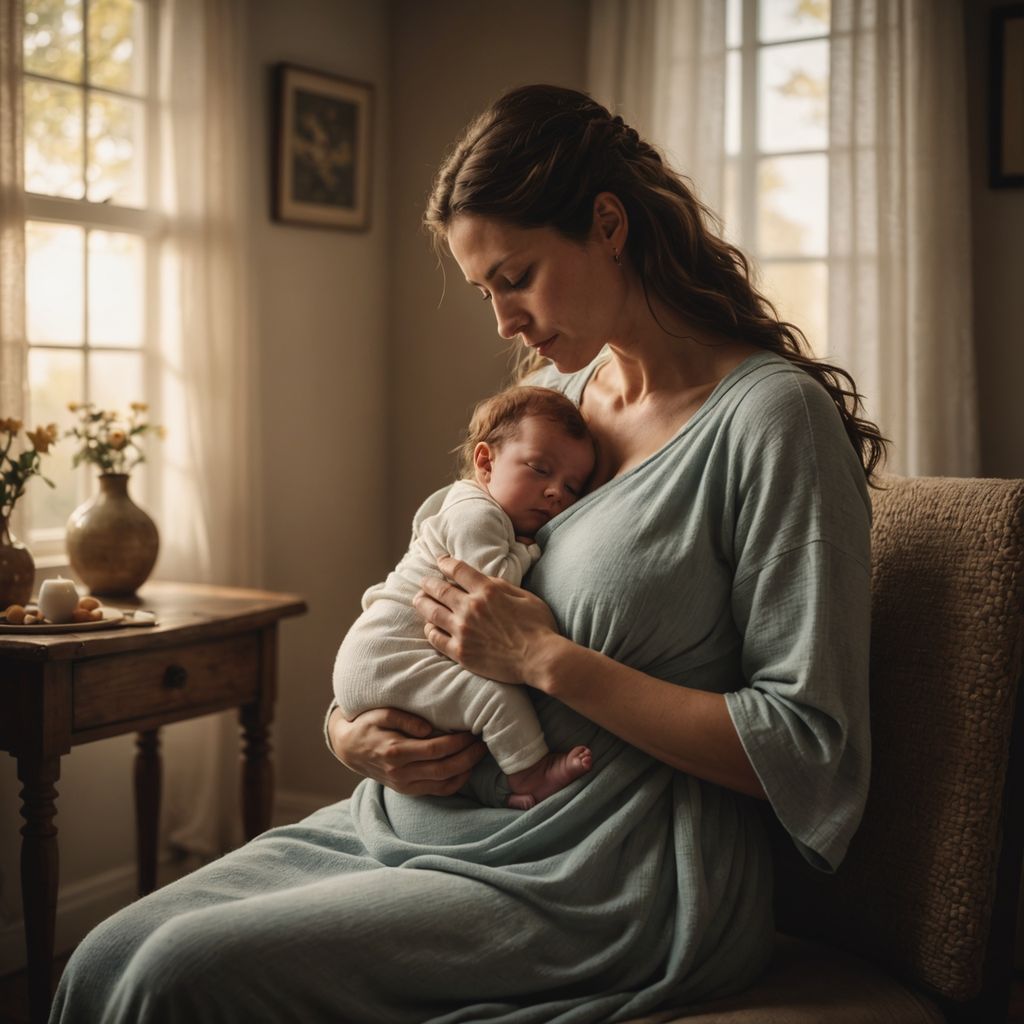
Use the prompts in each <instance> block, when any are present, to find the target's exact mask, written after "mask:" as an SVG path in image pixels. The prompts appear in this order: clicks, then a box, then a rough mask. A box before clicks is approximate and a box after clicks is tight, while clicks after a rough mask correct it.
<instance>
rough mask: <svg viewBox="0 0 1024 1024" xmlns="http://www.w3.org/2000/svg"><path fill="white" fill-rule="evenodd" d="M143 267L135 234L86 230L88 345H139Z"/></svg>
mask: <svg viewBox="0 0 1024 1024" xmlns="http://www.w3.org/2000/svg"><path fill="white" fill-rule="evenodd" d="M144 267H145V247H144V245H143V241H142V239H141V238H139V236H138V235H128V234H125V233H123V232H120V231H118V232H114V231H90V232H89V344H90V345H117V346H125V347H129V348H138V347H139V346H141V345H142V330H143V325H142V300H143V288H144V273H143V271H144ZM132 400H133V401H136V400H140V399H132Z"/></svg>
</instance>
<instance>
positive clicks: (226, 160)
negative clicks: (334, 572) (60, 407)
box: [158, 0, 262, 856]
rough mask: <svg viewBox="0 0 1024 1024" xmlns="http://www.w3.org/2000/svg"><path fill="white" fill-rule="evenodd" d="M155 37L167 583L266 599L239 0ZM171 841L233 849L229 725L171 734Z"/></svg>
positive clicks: (202, 8) (182, 14)
mask: <svg viewBox="0 0 1024 1024" xmlns="http://www.w3.org/2000/svg"><path fill="white" fill-rule="evenodd" d="M160 10H161V23H160V50H161V53H160V78H161V83H160V109H161V125H160V127H161V132H160V146H161V163H162V173H161V185H162V186H163V196H162V202H161V207H162V212H163V214H164V215H165V217H166V223H167V225H168V228H167V232H166V235H165V237H164V239H163V240H162V245H161V267H160V270H161V309H160V316H159V320H160V348H161V360H162V367H161V373H160V380H161V386H162V396H161V402H160V405H161V412H162V414H163V416H164V419H165V422H166V423H167V424H168V425H169V426H170V427H171V430H170V432H169V435H168V438H167V442H166V450H165V453H164V458H165V462H164V472H163V473H162V474H161V484H162V496H161V499H160V515H159V522H160V529H161V544H162V551H161V556H160V564H159V566H158V573H159V575H161V576H163V577H165V578H169V579H178V580H190V581H198V582H211V583H218V584H237V585H250V586H251V585H257V584H258V583H259V582H260V581H259V574H260V566H261V564H262V560H261V551H260V539H259V524H260V521H261V520H260V509H259V500H258V499H259V486H258V480H257V464H256V454H257V451H258V446H257V441H256V439H257V438H258V436H259V435H258V429H257V422H256V400H255V391H256V362H255V353H254V352H253V347H252V335H251V323H250V310H251V300H252V296H251V292H250V284H249V272H248V251H249V247H248V243H247V230H246V227H247V217H248V215H249V210H248V201H247V189H246V183H247V181H248V160H249V159H251V156H252V154H251V152H250V151H249V147H248V139H247V133H246V124H247V118H248V113H247V96H246V89H245V39H244V36H243V34H242V33H243V30H244V25H245V24H246V17H245V3H244V0H165V2H164V3H163V4H162V5H161V8H160ZM165 754H166V758H165V762H164V763H165V772H166V782H165V786H164V806H163V830H164V834H165V835H167V836H168V838H169V840H170V842H171V843H172V844H173V845H174V846H177V847H181V848H184V849H187V850H189V851H190V852H193V853H197V854H200V855H202V856H214V855H217V854H218V853H220V852H222V851H223V850H224V849H226V848H227V847H229V846H230V845H233V844H234V843H235V842H237V841H238V839H239V836H240V825H239V811H238V806H239V799H238V726H237V720H236V717H235V716H234V715H233V714H225V715H220V716H217V717H216V718H206V719H201V720H199V721H196V722H189V723H182V724H180V725H177V726H174V727H172V728H170V729H167V730H165Z"/></svg>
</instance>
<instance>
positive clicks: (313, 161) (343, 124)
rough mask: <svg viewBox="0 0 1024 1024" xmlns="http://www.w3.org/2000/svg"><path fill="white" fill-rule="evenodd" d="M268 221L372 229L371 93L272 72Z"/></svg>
mask: <svg viewBox="0 0 1024 1024" xmlns="http://www.w3.org/2000/svg"><path fill="white" fill-rule="evenodd" d="M273 137H274V154H273V174H272V176H271V177H272V183H273V184H272V187H271V192H272V204H271V216H272V218H273V219H274V220H276V221H280V222H282V223H286V224H302V225H307V226H312V227H321V228H342V229H346V230H350V231H365V230H367V229H368V228H369V226H370V178H371V172H372V168H373V161H372V144H373V86H372V85H371V84H370V83H369V82H360V81H356V80H355V79H351V78H344V77H342V76H340V75H333V74H328V73H327V72H323V71H314V70H312V69H311V68H304V67H300V66H298V65H296V64H285V63H281V64H276V65H275V66H274V132H273Z"/></svg>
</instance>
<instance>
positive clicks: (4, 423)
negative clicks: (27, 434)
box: [0, 416, 21, 434]
mask: <svg viewBox="0 0 1024 1024" xmlns="http://www.w3.org/2000/svg"><path fill="white" fill-rule="evenodd" d="M19 430H21V420H16V419H15V418H14V417H13V416H10V417H8V418H7V419H4V420H0V431H3V432H4V433H6V434H16V433H17V432H18V431H19Z"/></svg>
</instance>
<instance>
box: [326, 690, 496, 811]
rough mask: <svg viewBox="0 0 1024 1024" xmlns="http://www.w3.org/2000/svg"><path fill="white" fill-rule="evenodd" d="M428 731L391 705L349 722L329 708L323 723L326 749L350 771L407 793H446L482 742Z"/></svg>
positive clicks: (465, 775) (461, 778)
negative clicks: (327, 716)
mask: <svg viewBox="0 0 1024 1024" xmlns="http://www.w3.org/2000/svg"><path fill="white" fill-rule="evenodd" d="M433 731H434V728H433V726H432V725H431V724H430V723H429V722H427V721H426V720H424V719H422V718H419V717H417V716H416V715H411V714H409V713H408V712H406V711H399V710H398V709H397V708H373V709H372V710H370V711H364V712H363V713H362V714H361V715H359V716H357V717H356V718H355V719H353V720H352V721H351V722H350V721H348V720H347V719H346V718H345V716H344V715H343V714H342V713H341V709H340V708H335V709H334V711H332V712H331V717H330V719H329V721H328V723H327V734H328V736H330V739H331V749H332V750H333V751H334V754H335V756H336V757H337V758H338V760H339V761H341V762H342V764H344V765H346V766H347V767H349V768H351V769H352V770H353V771H354V772H358V773H359V774H360V775H365V776H367V777H368V778H371V779H374V780H375V781H376V782H380V783H381V784H383V785H385V786H387V787H388V788H389V789H393V790H394V791H395V792H396V793H404V794H406V795H407V796H450V795H451V794H452V793H454V792H456V790H459V789H461V788H462V787H463V786H464V785H465V784H466V782H467V781H468V780H469V775H470V772H471V771H472V770H473V766H474V765H475V764H476V763H477V761H479V760H480V758H482V757H483V756H484V754H485V753H486V751H487V748H486V747H485V746H484V745H483V743H482V742H481V741H480V740H479V739H478V738H477V737H476V736H474V735H473V734H472V733H468V732H458V733H446V734H445V735H443V736H433V737H431V736H430V734H431V733H432V732H433ZM427 737H430V738H429V739H428V738H427Z"/></svg>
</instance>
